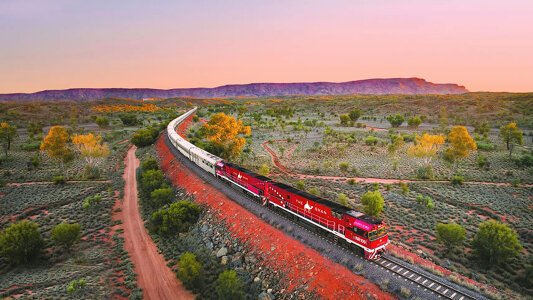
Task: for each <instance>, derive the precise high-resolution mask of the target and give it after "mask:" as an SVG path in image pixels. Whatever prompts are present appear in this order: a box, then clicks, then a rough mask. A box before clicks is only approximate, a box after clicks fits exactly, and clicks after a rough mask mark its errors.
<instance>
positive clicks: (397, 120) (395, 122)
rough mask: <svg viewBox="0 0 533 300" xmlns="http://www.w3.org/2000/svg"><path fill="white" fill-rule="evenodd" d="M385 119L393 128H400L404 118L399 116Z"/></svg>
mask: <svg viewBox="0 0 533 300" xmlns="http://www.w3.org/2000/svg"><path fill="white" fill-rule="evenodd" d="M386 119H387V121H389V123H390V125H391V126H392V127H393V128H396V127H400V126H401V125H402V123H403V122H404V121H405V118H404V117H403V116H402V115H400V114H395V115H390V116H388V117H387V118H386Z"/></svg>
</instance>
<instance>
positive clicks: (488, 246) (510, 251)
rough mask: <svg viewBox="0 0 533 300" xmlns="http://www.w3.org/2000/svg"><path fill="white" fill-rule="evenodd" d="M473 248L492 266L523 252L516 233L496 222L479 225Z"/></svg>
mask: <svg viewBox="0 0 533 300" xmlns="http://www.w3.org/2000/svg"><path fill="white" fill-rule="evenodd" d="M472 246H473V247H474V251H475V253H476V254H477V255H478V256H479V257H480V258H481V259H483V260H485V261H486V262H489V263H490V264H500V263H503V262H505V261H507V260H509V259H511V258H513V257H515V256H518V254H519V253H520V251H521V250H522V245H521V244H520V241H519V240H518V234H517V233H516V231H515V230H513V229H511V228H510V227H509V226H507V225H506V224H503V223H500V222H498V221H495V220H489V221H485V222H482V223H481V224H479V227H478V231H477V233H476V236H475V237H474V240H473V241H472Z"/></svg>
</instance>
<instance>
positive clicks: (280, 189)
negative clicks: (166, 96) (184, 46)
mask: <svg viewBox="0 0 533 300" xmlns="http://www.w3.org/2000/svg"><path fill="white" fill-rule="evenodd" d="M196 110H197V107H194V108H192V109H191V110H189V111H187V112H186V113H184V114H182V115H180V116H179V117H177V118H176V119H174V120H172V121H171V122H170V123H169V124H168V126H167V136H168V138H169V140H170V142H171V144H172V145H173V146H174V147H175V148H176V149H177V150H178V151H179V152H180V153H181V154H183V155H184V156H185V157H186V158H188V159H189V160H190V161H192V162H193V163H195V164H196V165H197V166H198V167H200V168H201V169H203V170H204V171H206V172H208V173H210V174H211V175H212V176H214V177H216V178H218V179H219V180H222V181H224V182H226V183H227V184H231V185H233V186H235V187H236V188H238V189H241V190H242V192H243V193H246V194H248V195H250V196H251V197H252V198H255V199H256V200H257V201H260V202H261V203H262V204H263V205H265V206H268V207H270V208H272V209H278V210H281V211H284V212H285V213H286V214H289V215H292V216H294V217H295V218H298V219H301V220H304V221H305V222H308V223H309V224H311V225H312V226H314V227H315V228H318V229H319V230H321V231H323V232H324V233H326V234H330V235H333V237H334V238H335V240H341V241H342V242H344V243H346V244H348V245H351V246H353V247H355V248H356V249H359V250H360V251H361V252H363V253H364V257H365V258H366V259H368V260H374V259H377V258H379V257H380V256H381V255H382V254H383V253H384V252H385V249H386V246H387V245H388V243H389V238H388V234H387V229H388V227H387V225H386V224H385V223H384V222H383V220H380V219H378V218H375V217H372V216H369V215H366V214H364V213H362V212H358V211H355V210H353V209H351V208H348V207H345V206H343V205H340V204H338V203H336V202H332V201H329V200H326V199H323V198H321V197H317V196H315V195H312V194H309V193H307V192H305V191H301V190H298V189H296V188H294V187H292V186H289V185H287V184H284V183H280V182H276V181H274V180H272V179H270V178H268V177H266V176H262V175H259V174H256V173H254V172H252V171H250V170H247V169H245V168H243V167H241V166H238V165H236V164H234V163H231V162H228V161H226V160H224V159H222V158H220V157H218V156H216V155H214V154H212V153H209V152H207V151H205V150H203V149H201V148H198V147H196V146H195V145H194V144H192V143H190V142H189V141H187V140H186V139H185V138H183V137H182V136H180V135H179V134H178V133H177V132H176V127H177V126H178V125H179V124H180V123H182V122H183V121H184V120H185V119H187V118H188V117H189V116H191V115H192V114H194V113H195V112H196Z"/></svg>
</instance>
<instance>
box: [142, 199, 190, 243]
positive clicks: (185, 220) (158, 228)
mask: <svg viewBox="0 0 533 300" xmlns="http://www.w3.org/2000/svg"><path fill="white" fill-rule="evenodd" d="M199 216H200V207H199V206H198V205H196V204H194V203H192V202H190V201H186V200H182V201H178V202H174V203H172V204H170V206H168V207H163V208H161V209H159V210H158V211H156V212H154V213H153V214H152V217H151V220H150V223H151V224H150V226H151V230H152V231H154V232H157V233H159V234H162V235H164V234H170V233H177V232H186V231H188V230H189V228H190V227H191V226H192V225H193V224H194V223H196V221H198V217H199Z"/></svg>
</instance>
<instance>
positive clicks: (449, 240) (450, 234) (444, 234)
mask: <svg viewBox="0 0 533 300" xmlns="http://www.w3.org/2000/svg"><path fill="white" fill-rule="evenodd" d="M435 231H436V233H437V240H438V241H439V242H440V243H442V244H443V245H444V246H446V247H447V248H448V250H451V249H453V248H455V247H457V246H459V245H461V244H462V243H463V242H464V240H465V238H466V230H465V228H464V227H463V226H461V225H459V224H456V223H449V224H443V223H439V224H437V227H436V228H435Z"/></svg>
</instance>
